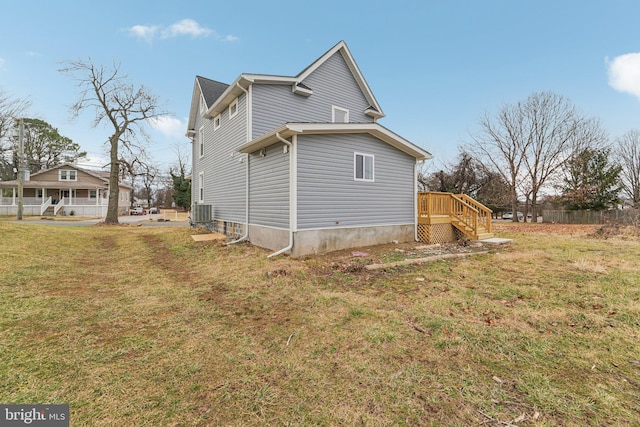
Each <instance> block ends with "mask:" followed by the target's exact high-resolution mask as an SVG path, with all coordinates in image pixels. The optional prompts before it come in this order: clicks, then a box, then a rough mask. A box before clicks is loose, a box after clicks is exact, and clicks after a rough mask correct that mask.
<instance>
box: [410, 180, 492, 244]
mask: <svg viewBox="0 0 640 427" xmlns="http://www.w3.org/2000/svg"><path fill="white" fill-rule="evenodd" d="M418 223H421V224H438V223H439V224H443V223H449V224H451V225H453V226H454V227H455V228H456V229H458V230H460V231H461V232H462V233H463V234H464V235H465V236H467V237H469V238H470V239H475V240H482V239H488V238H491V237H493V234H492V232H491V209H489V208H487V207H486V206H484V205H483V204H482V203H479V202H478V201H476V200H474V199H473V198H471V197H469V196H467V195H466V194H453V193H440V192H421V193H418Z"/></svg>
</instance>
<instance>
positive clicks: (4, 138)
mask: <svg viewBox="0 0 640 427" xmlns="http://www.w3.org/2000/svg"><path fill="white" fill-rule="evenodd" d="M29 106H30V102H29V101H28V100H25V99H19V98H14V97H12V96H11V95H10V94H9V93H8V92H6V91H5V90H4V89H2V88H0V178H1V179H12V178H13V161H12V158H13V155H12V153H13V147H12V143H11V141H10V138H9V136H10V135H11V133H12V130H13V127H14V125H15V124H16V123H15V119H17V118H21V117H22V116H24V114H25V113H26V111H27V109H28V108H29Z"/></svg>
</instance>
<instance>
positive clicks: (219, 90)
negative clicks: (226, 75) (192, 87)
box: [196, 76, 229, 108]
mask: <svg viewBox="0 0 640 427" xmlns="http://www.w3.org/2000/svg"><path fill="white" fill-rule="evenodd" d="M196 79H197V80H198V84H199V85H200V90H202V95H203V96H204V102H205V103H206V104H207V108H209V107H211V105H213V103H214V102H216V100H217V99H218V98H220V95H222V94H223V93H224V91H225V90H227V88H228V87H229V85H228V84H226V83H222V82H218V81H215V80H211V79H208V78H206V77H202V76H196Z"/></svg>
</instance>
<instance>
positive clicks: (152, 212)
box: [149, 208, 160, 214]
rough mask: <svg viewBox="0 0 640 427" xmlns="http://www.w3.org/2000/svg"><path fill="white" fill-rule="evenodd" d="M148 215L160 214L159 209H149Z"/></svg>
mask: <svg viewBox="0 0 640 427" xmlns="http://www.w3.org/2000/svg"><path fill="white" fill-rule="evenodd" d="M149 213H150V214H159V213H160V208H149Z"/></svg>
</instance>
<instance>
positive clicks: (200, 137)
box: [198, 126, 204, 158]
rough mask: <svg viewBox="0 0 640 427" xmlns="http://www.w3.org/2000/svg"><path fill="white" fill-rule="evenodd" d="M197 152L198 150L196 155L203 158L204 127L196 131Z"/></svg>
mask: <svg viewBox="0 0 640 427" xmlns="http://www.w3.org/2000/svg"><path fill="white" fill-rule="evenodd" d="M198 150H200V151H199V152H198V154H199V155H200V158H203V157H204V126H200V129H198Z"/></svg>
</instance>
